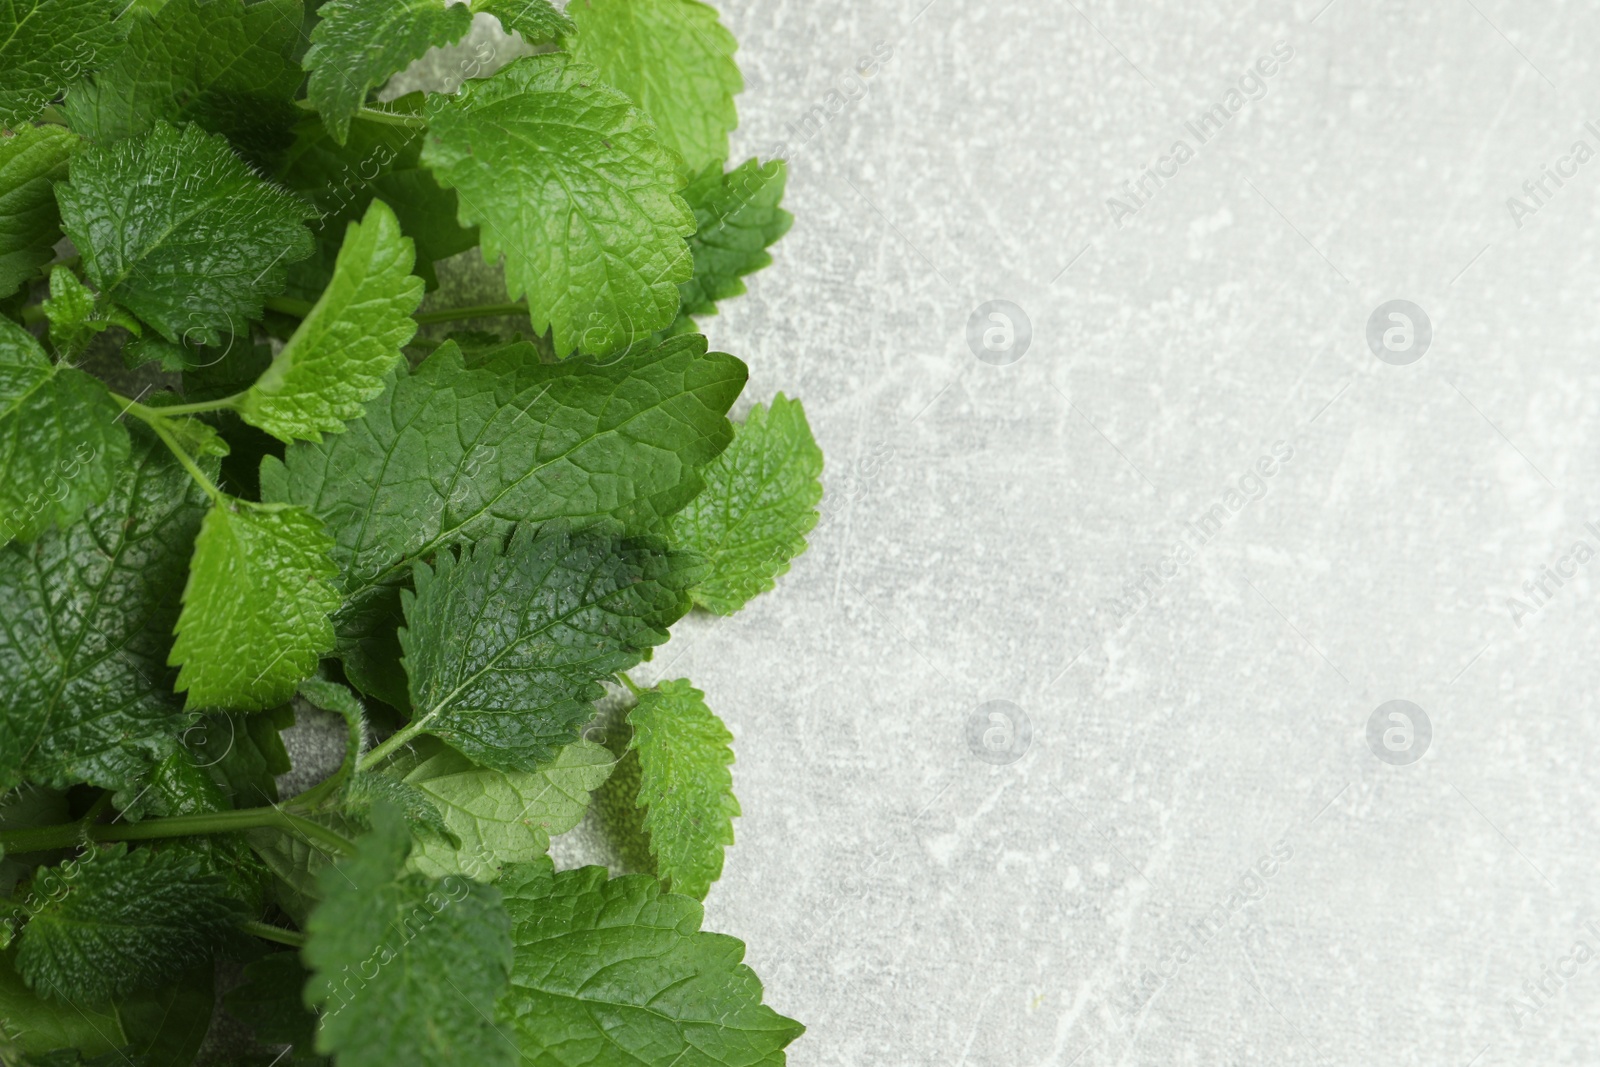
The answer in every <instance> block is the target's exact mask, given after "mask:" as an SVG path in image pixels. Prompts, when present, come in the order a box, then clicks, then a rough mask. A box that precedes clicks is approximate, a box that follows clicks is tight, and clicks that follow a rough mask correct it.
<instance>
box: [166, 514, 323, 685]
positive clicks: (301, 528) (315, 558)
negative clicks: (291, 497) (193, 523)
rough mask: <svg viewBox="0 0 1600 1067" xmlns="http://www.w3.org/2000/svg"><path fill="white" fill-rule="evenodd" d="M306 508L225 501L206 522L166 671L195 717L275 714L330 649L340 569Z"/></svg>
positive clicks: (191, 568) (184, 592) (202, 527)
mask: <svg viewBox="0 0 1600 1067" xmlns="http://www.w3.org/2000/svg"><path fill="white" fill-rule="evenodd" d="M332 547H333V543H332V541H331V540H330V539H329V538H328V534H327V531H325V530H324V529H323V528H322V524H321V523H320V522H318V521H317V520H316V518H315V517H313V516H312V515H311V514H310V513H309V512H307V511H306V510H305V509H303V508H296V507H288V506H285V505H281V504H278V505H274V504H252V503H249V502H248V501H243V500H235V499H233V498H232V497H226V496H223V497H219V498H218V500H217V501H216V503H215V504H213V506H212V508H211V510H210V511H209V512H207V513H206V518H205V522H204V523H203V524H202V525H201V527H200V536H199V538H197V539H196V541H195V545H194V560H193V561H192V563H191V564H190V567H189V581H188V584H186V585H185V586H184V590H183V614H182V615H180V616H179V617H178V627H177V635H178V639H177V640H176V641H175V642H173V645H172V655H171V656H170V657H169V659H168V662H169V663H171V664H172V665H173V666H174V667H180V668H181V669H180V670H179V671H178V681H177V684H176V685H175V686H174V688H176V689H177V690H178V691H179V692H187V694H188V704H187V706H188V707H190V708H233V709H237V710H243V711H251V710H258V709H261V708H270V707H272V706H273V705H275V704H281V703H283V702H284V701H286V700H288V699H289V698H290V697H291V696H293V695H294V691H295V686H296V685H297V684H298V683H299V682H300V681H301V679H303V678H307V677H309V676H310V674H311V672H312V671H314V670H316V668H317V661H318V659H319V658H320V656H321V654H322V653H323V652H326V651H327V650H328V649H330V648H332V647H333V625H332V623H330V622H329V621H328V613H329V612H331V611H333V610H334V609H335V608H337V607H338V606H339V594H338V593H336V592H335V591H334V589H333V586H331V585H330V584H329V580H330V579H332V578H334V577H336V576H337V575H338V569H337V568H336V567H335V566H334V565H333V563H332V561H331V560H329V559H328V551H329V549H331V548H332Z"/></svg>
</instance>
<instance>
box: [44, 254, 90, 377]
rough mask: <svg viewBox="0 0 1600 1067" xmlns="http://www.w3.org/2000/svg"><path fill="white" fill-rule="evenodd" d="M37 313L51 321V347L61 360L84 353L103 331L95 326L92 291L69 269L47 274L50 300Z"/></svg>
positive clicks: (56, 269)
mask: <svg viewBox="0 0 1600 1067" xmlns="http://www.w3.org/2000/svg"><path fill="white" fill-rule="evenodd" d="M40 309H41V310H42V311H43V312H44V317H45V318H46V319H49V320H50V343H51V344H52V345H54V346H55V350H56V352H57V354H58V355H60V356H61V357H62V358H64V359H70V358H71V357H72V356H74V355H76V354H77V353H79V352H81V351H83V349H84V348H85V347H87V346H88V344H89V342H90V341H91V340H93V338H94V335H95V334H97V333H99V332H101V331H102V330H104V329H105V324H104V323H96V322H94V291H93V290H91V289H90V288H89V287H88V286H86V285H84V284H83V283H82V282H80V281H79V280H78V276H77V275H76V274H74V273H72V270H71V269H70V268H68V267H56V268H55V270H52V271H51V272H50V296H49V297H48V298H46V299H45V301H44V303H43V304H41V305H40ZM96 326H98V327H99V329H96V328H95V327H96Z"/></svg>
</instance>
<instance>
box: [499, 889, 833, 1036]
mask: <svg viewBox="0 0 1600 1067" xmlns="http://www.w3.org/2000/svg"><path fill="white" fill-rule="evenodd" d="M500 888H501V890H502V891H503V892H504V893H505V900H506V909H507V910H508V911H509V912H510V913H511V919H512V923H513V928H512V939H513V940H514V942H515V944H516V956H515V962H514V963H513V965H512V971H511V991H510V992H509V993H507V994H506V996H505V997H504V998H503V999H502V1000H501V1001H500V1017H501V1018H502V1019H504V1020H506V1022H507V1024H508V1025H509V1026H510V1027H511V1028H512V1030H513V1032H514V1033H515V1035H516V1037H517V1039H518V1043H519V1044H520V1045H521V1046H522V1067H611V1065H612V1064H621V1063H628V1064H636V1065H639V1067H727V1065H731V1064H738V1065H740V1067H782V1064H783V1063H784V1055H783V1048H784V1046H786V1045H788V1044H789V1042H791V1041H793V1040H794V1039H795V1038H797V1037H799V1036H800V1035H801V1034H802V1033H804V1032H805V1027H803V1026H801V1025H800V1024H799V1023H797V1022H795V1021H794V1020H793V1019H786V1018H784V1017H783V1016H782V1015H779V1014H778V1013H777V1012H775V1011H773V1010H772V1009H771V1008H769V1007H767V1006H766V1005H764V1004H762V1003H761V982H760V980H759V979H758V978H757V977H756V976H755V973H754V972H753V971H751V970H750V968H749V967H746V966H744V965H743V964H742V963H740V960H741V959H743V957H744V945H743V944H742V943H741V942H739V941H737V940H735V939H734V938H731V937H727V936H725V935H723V934H711V933H703V932H701V930H700V922H701V919H702V917H703V914H704V912H703V909H702V908H701V907H700V904H699V903H698V902H696V901H694V900H691V899H689V898H688V897H684V896H677V895H675V894H672V893H663V892H662V891H661V886H660V885H659V884H658V883H657V882H656V880H655V879H654V878H651V877H649V876H647V875H638V874H635V875H628V876H626V877H623V878H614V879H610V880H607V878H606V871H605V868H603V867H583V868H580V869H578V870H574V871H560V872H554V873H553V872H552V868H551V864H550V861H549V860H547V859H546V860H541V861H538V862H536V863H531V864H526V865H521V866H516V867H509V868H507V870H506V873H505V876H504V877H503V878H502V879H501V881H500Z"/></svg>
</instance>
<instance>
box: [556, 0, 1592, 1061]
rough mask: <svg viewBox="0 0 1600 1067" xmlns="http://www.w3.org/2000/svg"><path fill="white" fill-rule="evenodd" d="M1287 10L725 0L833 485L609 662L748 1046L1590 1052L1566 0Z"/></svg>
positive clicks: (1572, 110)
mask: <svg viewBox="0 0 1600 1067" xmlns="http://www.w3.org/2000/svg"><path fill="white" fill-rule="evenodd" d="M1324 2H1325V0H1301V2H1299V3H1282V2H1279V3H1269V2H1249V0H1245V2H1232V3H1224V2H1221V0H1181V2H1180V0H1145V2H1141V3H1120V2H1117V3H1113V2H1108V0H979V2H964V0H932V2H931V3H925V0H905V2H902V3H889V4H885V3H868V4H860V3H848V2H845V0H805V2H800V0H765V2H762V3H755V2H747V0H737V2H728V3H725V4H724V5H723V8H724V18H725V20H726V21H727V22H728V24H729V25H730V26H731V27H732V29H733V30H734V32H735V33H736V34H737V35H738V37H739V39H740V41H741V42H742V50H741V52H740V60H741V63H742V65H743V67H744V70H745V72H746V77H747V80H748V83H749V87H748V91H747V92H746V93H745V94H744V95H743V96H742V97H741V99H740V112H741V116H742V119H743V126H742V128H741V129H740V130H739V131H738V132H737V134H736V135H735V138H734V142H735V146H736V149H737V152H738V154H739V156H740V157H741V158H742V157H744V156H748V155H750V154H760V155H762V156H766V155H769V154H772V153H773V152H774V151H775V150H776V146H778V145H780V144H782V145H786V148H785V149H784V150H785V151H786V153H787V154H788V155H789V157H790V160H791V167H792V176H791V180H790V191H789V198H788V204H789V207H790V208H791V209H792V210H793V212H794V214H795V216H796V218H797V221H796V223H795V227H794V229H793V231H792V232H791V234H790V235H789V236H788V237H787V238H786V239H785V240H784V241H783V242H782V243H781V244H780V245H779V246H778V248H777V249H776V260H777V262H776V263H775V265H774V266H773V267H772V268H771V269H769V270H767V271H766V272H764V273H762V274H760V275H758V276H756V277H755V278H754V279H753V280H752V283H751V293H750V295H749V296H747V297H745V298H744V299H742V300H739V301H735V302H732V303H730V304H728V305H727V310H726V312H725V313H724V314H722V315H720V316H717V317H716V318H713V319H709V320H707V322H706V328H707V332H708V333H709V335H710V337H711V340H712V343H713V345H714V346H716V347H719V348H724V349H726V350H727V351H730V352H733V353H735V354H737V355H739V356H740V357H741V358H743V359H745V360H746V361H747V362H748V363H749V364H750V367H751V387H750V390H749V392H748V394H747V396H746V400H745V403H746V404H748V403H751V402H753V401H754V400H757V399H765V398H767V397H769V396H770V395H771V394H772V393H774V392H776V391H778V390H783V391H785V392H787V393H788V394H789V395H791V396H798V397H800V398H803V399H804V401H805V404H806V409H807V411H808V412H809V414H810V418H811V422H812V425H813V427H814V428H815V430H816V433H817V436H818V438H819V440H820V441H821V443H822V444H823V446H824V447H825V449H826V450H827V453H828V470H827V475H826V482H827V487H828V497H827V500H826V504H825V516H824V518H823V520H822V522H821V524H820V526H819V527H818V529H817V531H816V533H815V535H814V536H813V538H812V547H811V550H810V552H809V553H808V554H807V555H805V556H804V557H802V558H801V559H800V560H799V561H798V562H797V564H796V566H795V568H794V570H793V572H792V573H791V574H790V575H789V576H788V577H787V578H786V579H784V580H783V581H782V583H781V584H780V586H779V588H778V590H777V591H776V592H774V593H773V594H771V595H769V596H767V597H764V598H762V599H760V600H758V601H756V602H755V603H754V604H753V605H752V606H751V607H749V608H748V609H747V610H746V611H744V612H743V613H741V614H740V615H738V616H735V617H733V618H731V619H709V618H704V617H696V618H693V619H691V620H688V621H687V622H686V623H685V624H683V625H682V626H680V628H679V631H678V633H677V635H676V636H675V637H674V638H673V640H672V642H671V643H670V644H669V645H668V646H666V647H665V648H664V649H662V650H661V652H660V654H659V655H658V657H657V660H656V662H655V664H654V665H652V666H651V667H649V668H647V669H646V670H645V671H643V672H641V674H643V675H645V676H649V675H650V674H651V673H652V672H654V673H657V674H660V675H662V676H668V677H677V676H686V677H689V678H692V679H693V680H694V682H695V684H696V685H698V686H700V687H701V688H703V689H705V690H706V692H707V693H708V695H709V698H710V700H711V702H712V703H713V705H714V706H715V708H716V709H717V710H718V712H719V713H720V714H721V715H722V716H723V717H724V718H725V719H726V720H727V722H728V723H729V726H730V727H731V728H732V730H733V731H734V733H735V734H736V735H737V749H738V754H739V762H738V765H737V767H736V787H737V791H738V794H739V798H740V801H741V803H742V804H743V807H744V812H745V815H744V817H743V819H741V820H740V821H739V822H738V824H737V833H738V838H739V844H738V845H737V847H735V848H734V849H733V850H732V851H731V852H730V853H729V857H728V864H727V873H726V875H725V877H724V879H723V881H722V882H721V883H720V884H719V885H717V886H716V887H715V888H714V889H713V890H712V893H711V896H710V898H709V900H708V902H707V925H708V926H709V927H711V928H714V929H718V930H722V931H726V932H728V933H731V934H734V935H736V936H738V937H740V938H742V939H744V940H745V941H746V942H747V943H748V946H749V948H748V955H747V959H748V960H749V962H750V963H751V964H752V965H753V966H754V967H755V968H756V970H757V971H758V973H759V974H760V975H761V976H762V979H763V981H764V982H765V985H766V989H767V999H768V1001H769V1002H770V1003H772V1004H773V1005H774V1006H776V1007H777V1008H778V1009H779V1010H781V1011H783V1012H785V1013H787V1014H790V1015H793V1016H795V1017H797V1018H799V1019H800V1020H802V1021H804V1022H805V1023H806V1024H807V1025H808V1026H809V1027H810V1031H809V1033H808V1034H807V1035H806V1036H805V1037H803V1038H802V1039H801V1040H800V1041H799V1042H797V1043H796V1044H795V1045H794V1046H792V1049H791V1052H790V1062H791V1063H792V1064H794V1065H795V1067H820V1065H829V1067H833V1065H852V1067H855V1065H859V1067H899V1065H906V1067H928V1065H935V1064H940V1065H946V1064H947V1065H962V1064H964V1065H968V1067H976V1065H994V1067H1017V1065H1034V1064H1038V1065H1057V1067H1065V1065H1068V1064H1078V1065H1080V1067H1108V1065H1112V1064H1119V1065H1132V1064H1148V1065H1152V1067H1170V1065H1177V1064H1199V1065H1221V1064H1270V1065H1273V1067H1300V1065H1308V1067H1309V1065H1320V1064H1328V1065H1353V1067H1354V1065H1360V1067H1366V1065H1371V1064H1377V1063H1383V1064H1403V1065H1412V1064H1427V1065H1440V1067H1468V1065H1469V1064H1471V1065H1473V1067H1505V1065H1512V1064H1528V1065H1534V1064H1537V1065H1541V1067H1543V1065H1556V1064H1574V1065H1576V1064H1585V1065H1592V1064H1595V1063H1597V1062H1600V1010H1597V1009H1600V961H1597V960H1593V959H1589V958H1588V952H1587V951H1585V952H1580V953H1578V954H1577V956H1582V957H1583V959H1582V960H1580V959H1578V958H1577V956H1574V954H1573V948H1574V944H1575V942H1578V941H1583V942H1585V943H1586V945H1587V949H1589V950H1594V951H1600V932H1597V928H1600V906H1597V905H1600V882H1597V879H1596V864H1597V861H1600V851H1597V845H1600V822H1597V811H1600V773H1597V771H1596V768H1595V766H1594V761H1595V757H1596V755H1597V753H1600V717H1597V715H1596V703H1597V701H1596V697H1595V694H1596V691H1597V690H1600V665H1597V663H1596V650H1597V648H1600V617H1597V613H1596V610H1595V601H1594V594H1595V590H1596V582H1597V579H1600V562H1588V561H1584V562H1580V561H1579V560H1578V559H1577V557H1576V556H1573V555H1572V554H1571V549H1572V547H1573V546H1574V544H1575V543H1577V542H1584V543H1586V544H1587V545H1588V546H1590V548H1591V549H1600V534H1597V533H1596V529H1597V528H1600V492H1597V485H1596V483H1597V479H1600V471H1597V464H1596V460H1597V458H1600V440H1597V436H1600V418H1597V412H1600V393H1597V388H1596V387H1597V385H1600V359H1597V353H1600V253H1597V249H1600V159H1595V160H1588V159H1587V155H1588V153H1587V152H1578V153H1577V156H1583V157H1585V160H1586V162H1585V163H1583V164H1581V165H1580V164H1579V162H1578V159H1577V156H1574V155H1573V154H1572V149H1573V145H1574V142H1577V141H1584V142H1586V144H1587V146H1588V149H1590V150H1593V151H1600V133H1597V132H1596V128H1589V127H1586V126H1585V123H1586V122H1587V121H1588V120H1590V119H1596V120H1600V111H1596V110H1594V109H1593V107H1592V100H1593V99H1594V94H1595V91H1596V90H1597V89H1600V69H1597V67H1596V61H1595V58H1594V57H1595V56H1596V55H1597V54H1600V8H1597V7H1596V5H1594V4H1592V3H1577V2H1569V3H1538V4H1532V3H1526V2H1523V3H1517V2H1513V0H1429V2H1424V0H1413V2H1404V3H1403V2H1396V0H1334V2H1333V3H1331V4H1328V5H1327V6H1326V7H1323V4H1324ZM1319 8H1320V9H1321V10H1319ZM875 49H876V50H877V55H878V62H877V63H876V64H869V65H868V67H867V69H869V70H871V72H872V74H871V77H870V78H865V79H862V78H859V77H857V76H856V75H855V74H854V73H853V72H854V71H856V70H857V68H858V65H859V64H860V63H861V62H862V60H863V59H870V58H872V57H873V56H874V50H875ZM885 57H886V58H885ZM1258 63H1259V64H1260V65H1259V66H1258ZM1269 68H1270V73H1264V72H1265V71H1267V70H1268V69H1269ZM1252 72H1255V73H1254V74H1252ZM1234 90H1237V93H1236V94H1234V95H1230V94H1231V93H1233V92H1234ZM830 91H836V92H838V93H839V96H838V97H837V98H836V99H831V98H830V97H829V93H830ZM1219 107H1220V108H1221V110H1220V111H1218V110H1216V109H1217V108H1219ZM1208 113H1209V115H1210V119H1209V120H1207V119H1206V116H1207V114H1208ZM1178 141H1183V142H1184V143H1185V146H1186V148H1187V150H1188V151H1187V152H1181V151H1176V150H1175V145H1176V142H1178ZM1180 157H1181V159H1180ZM1546 167H1549V168H1551V169H1553V170H1554V169H1559V170H1561V171H1563V172H1565V173H1566V175H1567V176H1566V177H1564V178H1563V179H1562V182H1563V184H1562V185H1560V186H1559V187H1558V186H1557V184H1556V183H1555V181H1554V180H1552V179H1549V178H1546V177H1545V168H1546ZM1146 168H1150V169H1151V174H1150V175H1149V176H1146V174H1145V172H1146ZM1163 172H1164V173H1163ZM1141 179H1142V181H1143V187H1142V189H1139V188H1138V187H1137V185H1135V188H1134V189H1133V190H1130V188H1129V183H1138V182H1140V181H1141ZM1158 179H1159V181H1158ZM1540 179H1543V180H1544V189H1543V191H1542V192H1541V194H1540V195H1539V196H1538V197H1537V201H1536V200H1535V198H1534V197H1533V196H1531V195H1530V194H1529V193H1528V192H1527V191H1525V188H1524V182H1529V183H1533V182H1536V181H1538V180H1540ZM1533 188H1534V189H1535V190H1536V191H1538V186H1533ZM1513 197H1515V198H1517V199H1518V201H1519V203H1518V205H1517V206H1515V207H1513V206H1508V200H1509V199H1510V198H1513ZM1112 199H1116V200H1118V201H1120V203H1121V206H1117V205H1110V204H1108V201H1110V200H1112ZM1395 300H1405V301H1409V302H1411V304H1412V305H1414V308H1415V310H1412V311H1410V312H1409V316H1410V327H1409V328H1408V327H1407V323H1406V322H1405V321H1404V320H1400V319H1389V318H1388V317H1387V315H1388V311H1389V310H1390V309H1389V308H1387V307H1385V305H1388V304H1389V302H1391V301H1395ZM989 301H1008V302H1010V304H1011V305H1013V306H1014V309H1013V310H1011V312H1010V320H1009V323H1008V322H1006V321H1003V320H991V319H989V318H988V310H987V309H986V310H985V311H984V313H983V314H981V315H979V316H978V319H977V326H976V328H975V329H969V321H970V320H972V319H973V316H974V313H975V312H977V311H978V310H979V309H980V306H981V305H984V304H985V303H986V302H989ZM1380 309H1382V314H1380V315H1379V327H1380V328H1379V329H1378V330H1377V332H1376V338H1377V341H1378V343H1377V344H1376V346H1374V345H1372V344H1371V343H1369V336H1368V335H1369V320H1371V319H1372V318H1373V316H1374V314H1375V312H1379V311H1380ZM1002 310H1004V308H1002ZM1404 310H1405V309H1403V308H1402V311H1404ZM1419 311H1420V317H1419V314H1418V312H1419ZM1424 323H1425V324H1426V326H1427V330H1424V329H1423V326H1424ZM989 330H994V331H998V332H994V333H990V335H989V342H990V344H991V346H994V348H995V349H996V350H990V349H988V348H985V347H984V334H985V332H986V331H989ZM1008 330H1009V336H1010V347H1009V348H1007V347H1006V344H1005V342H1006V340H1007V331H1008ZM1389 330H1394V331H1397V332H1393V333H1390V334H1389V341H1388V345H1389V347H1386V346H1385V344H1384V343H1383V335H1384V333H1385V332H1387V331H1389ZM1024 334H1027V335H1028V339H1027V344H1026V348H1025V351H1023V350H1022V348H1023V346H1022V343H1021V339H1022V337H1023V336H1024ZM1425 334H1430V335H1429V336H1425ZM969 335H970V336H972V337H975V338H976V344H973V343H971V342H969ZM1375 348H1376V351H1378V352H1381V353H1383V358H1379V356H1378V355H1376V354H1375ZM979 354H981V355H982V356H983V357H984V358H981V359H980V358H978V356H979ZM1018 357H1020V358H1018ZM1269 469H1270V471H1271V475H1270V477H1269V476H1266V475H1265V474H1263V473H1262V472H1263V471H1266V470H1269ZM1591 521H1595V522H1596V523H1597V527H1589V526H1587V525H1586V524H1587V523H1589V522H1591ZM1578 555H1580V556H1581V555H1584V553H1582V552H1580V553H1578ZM1545 567H1549V568H1557V569H1559V570H1561V571H1563V572H1565V573H1566V574H1567V575H1570V577H1562V579H1561V584H1559V585H1558V584H1556V583H1555V582H1554V581H1552V580H1550V579H1549V578H1545V577H1544V573H1545V572H1544V571H1543V570H1542V568H1545ZM1541 580H1542V581H1543V582H1544V588H1545V590H1546V592H1547V593H1548V595H1544V594H1537V595H1536V594H1535V593H1530V592H1529V591H1527V588H1525V586H1524V583H1525V582H1528V583H1530V585H1532V583H1536V582H1538V581H1541ZM1533 588H1534V589H1535V590H1536V589H1537V586H1536V585H1534V586H1533ZM1512 598H1515V600H1516V601H1517V602H1520V604H1521V605H1522V606H1521V607H1519V606H1518V604H1517V603H1511V602H1510V601H1511V599H1512ZM1393 700H1403V701H1409V702H1411V706H1412V707H1413V709H1420V712H1421V715H1418V714H1417V711H1416V710H1410V711H1409V712H1408V714H1409V719H1390V718H1389V712H1390V711H1391V710H1394V709H1393V708H1386V709H1385V710H1384V711H1383V712H1382V713H1379V709H1380V707H1382V706H1384V705H1386V704H1387V702H1389V701H1393ZM994 702H1005V703H999V704H997V703H994ZM1402 710H1405V709H1404V707H1403V706H1402ZM1375 715H1376V716H1377V718H1378V724H1377V728H1376V729H1375V730H1374V731H1373V732H1372V735H1371V736H1369V722H1371V721H1373V719H1374V716H1375ZM994 716H998V718H996V717H994ZM1022 716H1025V717H1026V724H1027V726H1026V731H1024V729H1023V727H1022V722H1023V720H1022ZM1423 717H1425V719H1426V723H1427V729H1426V730H1424V729H1423ZM1386 739H1387V740H1386ZM1380 753H1381V754H1382V758H1380V755H1379V754H1380ZM1418 753H1420V754H1421V755H1420V758H1414V757H1416V756H1417V755H1418ZM1407 760H1411V762H1406V761H1407ZM581 851H582V849H581V848H580V849H576V850H575V849H574V848H573V847H572V846H571V844H570V843H567V844H563V845H561V846H559V847H558V855H559V856H562V857H564V858H571V857H572V856H574V855H575V854H576V853H578V852H581ZM1591 921H1593V922H1595V924H1596V925H1595V926H1588V925H1586V924H1588V923H1589V922H1591ZM1541 980H1542V981H1543V985H1544V990H1543V991H1542V992H1541V991H1540V990H1539V988H1538V986H1539V983H1540V982H1541ZM1524 983H1528V985H1527V986H1525V985H1524Z"/></svg>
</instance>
